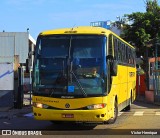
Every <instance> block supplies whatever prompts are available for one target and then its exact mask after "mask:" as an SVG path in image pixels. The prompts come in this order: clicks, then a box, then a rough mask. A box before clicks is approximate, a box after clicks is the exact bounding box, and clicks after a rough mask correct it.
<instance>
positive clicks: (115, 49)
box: [114, 38, 118, 60]
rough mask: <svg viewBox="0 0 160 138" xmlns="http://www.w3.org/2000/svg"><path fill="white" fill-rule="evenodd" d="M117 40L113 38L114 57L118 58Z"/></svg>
mask: <svg viewBox="0 0 160 138" xmlns="http://www.w3.org/2000/svg"><path fill="white" fill-rule="evenodd" d="M117 47H118V42H117V39H116V38H114V59H116V60H118V52H117Z"/></svg>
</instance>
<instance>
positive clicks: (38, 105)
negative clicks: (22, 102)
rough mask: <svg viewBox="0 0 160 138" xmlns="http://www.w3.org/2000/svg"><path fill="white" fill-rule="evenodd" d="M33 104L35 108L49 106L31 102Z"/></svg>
mask: <svg viewBox="0 0 160 138" xmlns="http://www.w3.org/2000/svg"><path fill="white" fill-rule="evenodd" d="M33 106H34V107H36V108H45V109H47V108H48V107H49V106H48V105H46V104H42V103H33Z"/></svg>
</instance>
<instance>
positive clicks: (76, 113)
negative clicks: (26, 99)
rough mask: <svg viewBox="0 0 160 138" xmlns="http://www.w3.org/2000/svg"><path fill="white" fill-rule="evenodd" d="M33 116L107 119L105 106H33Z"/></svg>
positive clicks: (43, 117)
mask: <svg viewBox="0 0 160 138" xmlns="http://www.w3.org/2000/svg"><path fill="white" fill-rule="evenodd" d="M33 113H34V118H35V119H37V120H50V121H73V122H105V121H107V120H109V118H110V117H109V114H107V107H105V108H103V109H97V110H53V109H43V108H36V107H33Z"/></svg>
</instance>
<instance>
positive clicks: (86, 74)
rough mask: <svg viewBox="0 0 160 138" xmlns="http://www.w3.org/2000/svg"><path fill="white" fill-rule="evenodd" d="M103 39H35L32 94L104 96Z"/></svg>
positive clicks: (104, 39)
mask: <svg viewBox="0 0 160 138" xmlns="http://www.w3.org/2000/svg"><path fill="white" fill-rule="evenodd" d="M105 45H106V37H105V36H101V35H50V36H41V37H39V38H38V41H37V45H36V54H35V62H34V75H33V76H34V79H33V92H34V94H37V95H45V96H50V97H65V96H72V97H87V96H98V95H99V96H102V95H104V94H105V88H106V86H105V84H106V82H105V81H106V61H105V60H106V58H105V53H106V52H105V51H106V50H105Z"/></svg>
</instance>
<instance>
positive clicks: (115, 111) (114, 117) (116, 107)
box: [107, 101, 118, 124]
mask: <svg viewBox="0 0 160 138" xmlns="http://www.w3.org/2000/svg"><path fill="white" fill-rule="evenodd" d="M117 116H118V105H117V101H115V102H114V116H113V117H112V118H111V119H109V120H108V122H107V124H113V123H114V122H115V121H116V119H117Z"/></svg>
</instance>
